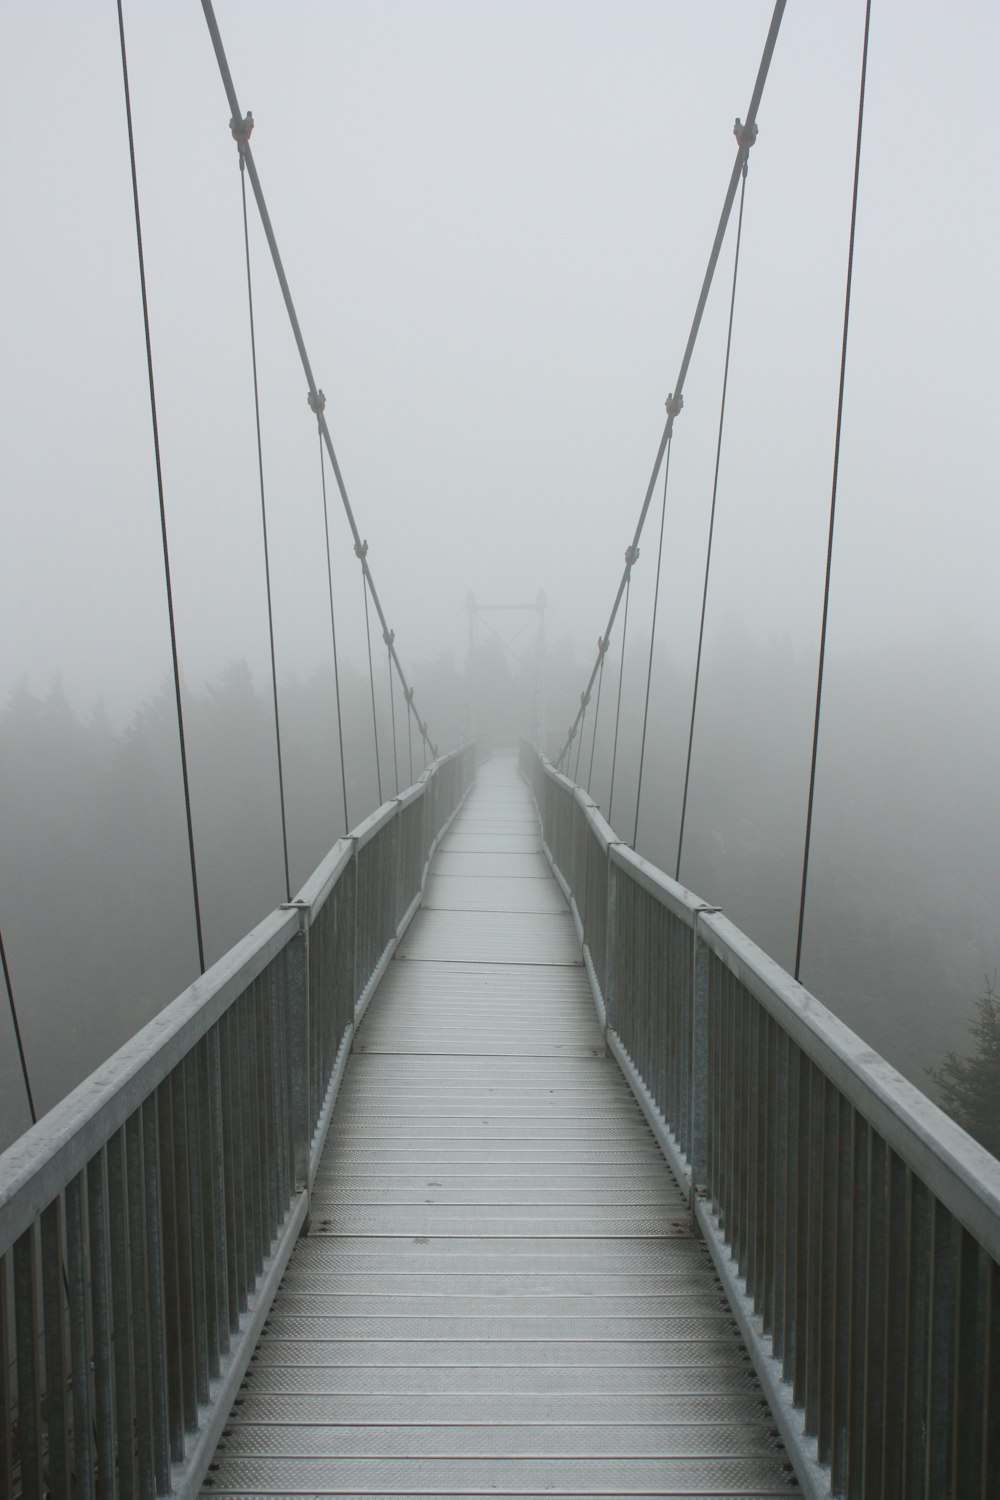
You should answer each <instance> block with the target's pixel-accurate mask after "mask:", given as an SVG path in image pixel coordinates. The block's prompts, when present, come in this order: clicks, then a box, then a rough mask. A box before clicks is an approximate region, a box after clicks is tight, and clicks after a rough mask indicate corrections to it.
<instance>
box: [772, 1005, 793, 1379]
mask: <svg viewBox="0 0 1000 1500" xmlns="http://www.w3.org/2000/svg"><path fill="white" fill-rule="evenodd" d="M789 1045H790V1043H789V1041H788V1033H787V1032H785V1031H779V1032H778V1034H777V1036H776V1037H775V1044H774V1085H773V1087H774V1234H773V1237H772V1244H771V1259H772V1264H773V1266H774V1277H773V1282H774V1292H773V1301H772V1309H771V1319H772V1333H771V1337H772V1340H773V1347H774V1353H775V1357H776V1358H778V1359H780V1360H781V1361H782V1365H784V1358H785V1333H786V1311H787V1289H788V1262H787V1258H786V1255H785V1247H786V1245H787V1243H788V1237H787V1233H786V1228H787V1223H788V1049H789Z"/></svg>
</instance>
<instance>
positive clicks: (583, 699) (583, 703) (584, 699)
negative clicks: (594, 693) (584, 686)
mask: <svg viewBox="0 0 1000 1500" xmlns="http://www.w3.org/2000/svg"><path fill="white" fill-rule="evenodd" d="M589 704H590V694H589V693H581V694H580V707H581V708H587V707H588V706H589Z"/></svg>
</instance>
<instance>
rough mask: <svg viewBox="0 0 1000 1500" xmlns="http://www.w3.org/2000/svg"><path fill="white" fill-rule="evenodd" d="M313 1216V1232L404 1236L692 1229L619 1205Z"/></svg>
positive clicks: (636, 1234)
mask: <svg viewBox="0 0 1000 1500" xmlns="http://www.w3.org/2000/svg"><path fill="white" fill-rule="evenodd" d="M678 1212H680V1211H679V1210H678ZM598 1221H599V1222H598ZM314 1222H315V1228H314V1230H313V1232H314V1233H319V1234H336V1235H355V1234H361V1235H371V1234H375V1235H381V1234H385V1235H391V1236H394V1237H399V1236H402V1237H404V1238H412V1237H414V1236H416V1237H421V1236H428V1237H432V1236H434V1235H447V1236H449V1237H453V1236H454V1235H460V1236H471V1235H477V1234H481V1235H484V1236H485V1237H486V1238H488V1239H495V1238H500V1237H502V1236H503V1235H504V1234H509V1235H511V1236H512V1237H514V1238H524V1237H526V1236H530V1235H544V1236H551V1237H553V1238H555V1239H566V1238H573V1237H578V1238H580V1239H592V1238H593V1237H594V1235H595V1234H596V1233H600V1234H604V1235H607V1236H609V1237H613V1238H618V1239H646V1238H648V1237H649V1236H650V1235H661V1236H663V1235H673V1234H679V1235H686V1234H690V1232H691V1229H690V1224H689V1223H687V1222H685V1221H684V1220H683V1219H681V1218H679V1217H676V1218H671V1217H670V1216H669V1215H665V1214H664V1215H654V1214H646V1215H639V1214H635V1215H629V1214H625V1213H622V1211H621V1210H620V1209H608V1210H606V1211H604V1212H602V1211H601V1210H599V1209H592V1210H590V1211H589V1212H588V1213H587V1215H586V1217H582V1216H578V1217H574V1216H573V1215H572V1214H571V1213H570V1211H569V1210H564V1211H563V1212H562V1213H560V1212H559V1211H558V1210H555V1209H552V1210H546V1209H544V1208H538V1209H537V1210H536V1211H535V1212H534V1213H532V1212H531V1211H530V1210H529V1209H527V1208H522V1209H519V1210H518V1212H517V1213H516V1214H514V1213H512V1214H511V1215H510V1216H509V1217H506V1216H504V1217H501V1218H498V1217H497V1216H496V1215H495V1214H491V1213H490V1212H489V1210H488V1209H486V1208H484V1209H483V1211H482V1213H481V1214H477V1213H476V1211H475V1209H468V1208H465V1209H450V1208H446V1207H441V1208H436V1209H435V1208H421V1209H408V1210H406V1211H405V1212H404V1211H403V1210H402V1209H400V1208H390V1209H385V1210H384V1211H383V1212H381V1213H380V1212H379V1210H378V1209H377V1208H353V1209H352V1208H339V1209H331V1210H330V1212H329V1213H328V1214H325V1215H321V1216H320V1218H319V1219H318V1221H314Z"/></svg>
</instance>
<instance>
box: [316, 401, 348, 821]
mask: <svg viewBox="0 0 1000 1500" xmlns="http://www.w3.org/2000/svg"><path fill="white" fill-rule="evenodd" d="M317 405H318V407H319V410H320V411H322V409H323V407H324V406H325V405H326V397H325V396H324V395H323V392H322V391H318V392H317ZM316 415H317V426H318V420H319V412H317V414H316ZM319 478H320V486H321V489H322V492H323V536H324V539H325V543H326V586H327V592H328V594H329V597H330V639H331V640H332V642H333V692H334V697H335V698H336V700H337V745H338V748H339V750H340V791H341V796H342V798H343V802H344V833H345V834H347V833H348V832H349V830H350V827H351V825H350V821H349V820H348V816H347V767H346V763H345V761H344V724H343V719H342V717H341V712H340V663H339V660H338V657H337V617H336V614H335V612H334V608H333V563H332V561H331V557H330V512H329V509H328V507H327V503H326V454H325V453H324V451H323V432H322V429H320V431H319Z"/></svg>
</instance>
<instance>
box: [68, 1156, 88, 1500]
mask: <svg viewBox="0 0 1000 1500" xmlns="http://www.w3.org/2000/svg"><path fill="white" fill-rule="evenodd" d="M65 1214H66V1300H67V1307H68V1316H69V1349H70V1371H71V1379H72V1390H71V1394H72V1400H73V1461H72V1465H71V1472H72V1475H73V1486H72V1488H73V1495H74V1497H75V1500H91V1496H92V1495H93V1493H94V1453H93V1444H92V1441H91V1412H90V1355H89V1350H88V1347H87V1291H86V1281H85V1272H84V1249H83V1246H84V1238H83V1178H82V1174H81V1175H79V1176H77V1177H74V1178H72V1179H71V1181H70V1182H68V1183H67V1184H66V1195H65Z"/></svg>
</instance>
